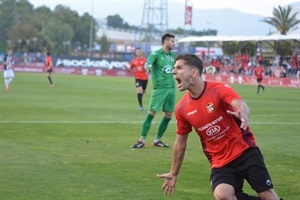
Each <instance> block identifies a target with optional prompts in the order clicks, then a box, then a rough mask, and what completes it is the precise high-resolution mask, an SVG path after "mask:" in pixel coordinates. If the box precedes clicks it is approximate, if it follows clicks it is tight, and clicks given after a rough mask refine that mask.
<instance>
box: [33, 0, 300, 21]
mask: <svg viewBox="0 0 300 200" xmlns="http://www.w3.org/2000/svg"><path fill="white" fill-rule="evenodd" d="M153 1H157V0H153ZM29 2H30V3H32V4H33V5H34V6H41V5H46V6H47V7H50V8H51V9H54V7H55V6H56V5H58V4H63V5H66V6H68V7H70V8H71V9H72V10H76V11H77V12H78V13H79V14H83V13H84V12H89V13H91V12H93V16H94V17H97V16H103V17H106V16H107V15H113V14H116V13H120V11H122V10H125V9H126V10H130V11H131V10H133V12H132V11H131V12H132V13H134V10H136V11H137V12H139V11H138V10H142V9H143V4H144V1H143V0H29ZM168 2H169V3H172V2H181V3H182V5H183V6H184V4H185V0H169V1H168ZM296 2H299V4H300V1H299V0H298V1H297V0H193V5H194V7H196V8H200V9H220V8H232V9H236V10H239V11H241V12H245V13H251V14H257V15H261V16H263V17H267V16H271V15H272V10H273V8H274V7H278V5H280V6H285V5H288V4H290V3H296ZM92 5H93V9H92V8H91V7H92ZM107 13H108V14H107Z"/></svg>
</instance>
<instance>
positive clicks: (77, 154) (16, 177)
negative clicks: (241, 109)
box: [0, 73, 300, 200]
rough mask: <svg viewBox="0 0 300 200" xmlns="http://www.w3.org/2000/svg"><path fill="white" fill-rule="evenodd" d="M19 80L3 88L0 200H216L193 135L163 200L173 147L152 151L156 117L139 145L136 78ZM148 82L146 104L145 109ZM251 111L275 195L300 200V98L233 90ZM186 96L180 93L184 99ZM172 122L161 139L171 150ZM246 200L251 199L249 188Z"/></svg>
mask: <svg viewBox="0 0 300 200" xmlns="http://www.w3.org/2000/svg"><path fill="white" fill-rule="evenodd" d="M53 81H54V83H55V87H54V88H50V87H49V83H48V80H47V78H46V76H45V75H44V74H30V73H28V74H27V73H17V74H16V79H15V80H14V82H12V84H11V88H12V90H11V91H5V90H4V86H3V85H2V87H1V88H0V199H1V200H2V199H3V200H8V199H9V200H14V199H18V200H20V199H24V200H25V199H26V200H35V199H37V200H40V199H43V200H47V199H49V200H53V199H72V200H76V199H85V200H86V199H144V200H150V199H151V200H152V199H153V200H157V199H173V200H182V199H186V200H189V199H191V200H194V199H201V200H210V199H213V198H212V195H211V189H210V184H209V181H208V179H209V173H210V168H209V165H208V162H207V160H206V158H205V157H204V155H203V152H202V150H201V147H200V143H199V139H198V137H197V136H196V134H195V133H191V135H190V137H189V141H188V148H187V153H186V156H185V161H184V163H183V166H182V170H181V173H180V175H179V178H178V182H177V187H176V192H175V195H174V196H172V197H168V196H163V195H162V192H161V191H160V187H161V185H162V183H163V180H162V179H157V178H156V174H158V173H164V172H168V171H169V168H170V164H171V154H172V148H155V147H152V146H151V141H152V139H153V137H154V136H155V132H156V130H157V127H158V122H159V121H160V119H161V117H162V115H161V113H158V114H157V116H156V117H155V119H154V122H155V123H154V124H153V125H152V127H151V130H150V132H149V134H148V140H147V144H146V148H144V149H138V150H131V149H130V148H129V147H130V146H131V145H132V144H133V143H135V142H136V141H137V139H138V137H139V132H140V128H141V123H142V121H143V120H144V118H145V116H146V111H143V112H141V111H139V110H138V108H139V107H138V104H137V97H136V91H135V85H134V79H133V78H120V77H95V76H77V75H75V76H74V75H58V74H54V75H53ZM151 86H152V85H151V82H150V83H149V87H148V91H147V93H146V94H145V96H144V106H145V107H147V104H148V102H149V97H150V92H151V90H152V89H151ZM233 87H234V88H235V89H236V90H237V91H238V92H239V93H240V94H241V95H242V96H243V98H244V99H245V100H246V102H247V103H248V105H249V106H250V109H251V115H250V125H251V129H252V131H253V132H254V134H255V136H256V140H257V143H258V145H259V146H260V149H261V151H262V153H263V154H264V158H265V161H266V164H267V166H268V168H269V172H270V174H271V177H272V180H273V183H274V185H275V189H276V191H277V193H278V194H279V195H280V196H281V197H283V198H284V199H287V200H299V199H300V184H299V177H300V176H299V175H300V173H299V171H300V136H299V135H300V134H299V133H300V103H299V102H300V90H299V89H296V88H276V87H266V91H265V92H261V93H260V94H258V95H256V89H257V87H256V86H245V85H233ZM182 94H183V92H181V93H180V92H178V95H177V99H179V98H180V97H181V96H182ZM175 130H176V127H175V123H174V119H173V120H172V121H171V124H170V125H169V127H168V130H167V132H166V133H165V135H164V137H163V141H164V142H166V143H169V144H171V145H172V144H173V141H174V138H175ZM245 190H246V192H248V193H250V194H254V192H253V191H252V190H251V189H250V187H249V186H248V184H247V183H246V184H245Z"/></svg>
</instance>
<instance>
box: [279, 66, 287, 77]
mask: <svg viewBox="0 0 300 200" xmlns="http://www.w3.org/2000/svg"><path fill="white" fill-rule="evenodd" d="M279 76H280V78H285V77H286V69H285V68H284V66H281V67H280V72H279Z"/></svg>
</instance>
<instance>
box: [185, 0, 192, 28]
mask: <svg viewBox="0 0 300 200" xmlns="http://www.w3.org/2000/svg"><path fill="white" fill-rule="evenodd" d="M192 16H193V6H192V1H191V0H186V2H185V20H184V24H185V25H192Z"/></svg>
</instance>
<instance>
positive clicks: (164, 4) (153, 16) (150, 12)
mask: <svg viewBox="0 0 300 200" xmlns="http://www.w3.org/2000/svg"><path fill="white" fill-rule="evenodd" d="M167 29H168V1H167V0H144V10H143V19H142V25H141V28H140V30H141V32H140V33H141V34H140V36H141V38H140V40H141V42H143V43H151V44H158V43H159V44H160V39H161V36H162V34H163V33H164V32H165V31H166V30H167Z"/></svg>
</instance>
